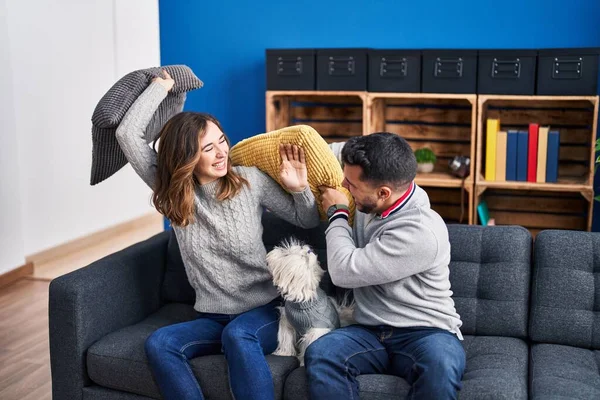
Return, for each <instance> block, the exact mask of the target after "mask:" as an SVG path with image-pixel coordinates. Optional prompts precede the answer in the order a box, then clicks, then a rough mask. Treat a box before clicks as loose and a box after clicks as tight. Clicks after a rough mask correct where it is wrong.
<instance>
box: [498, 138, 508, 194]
mask: <svg viewBox="0 0 600 400" xmlns="http://www.w3.org/2000/svg"><path fill="white" fill-rule="evenodd" d="M506 141H507V137H506V131H499V132H498V136H497V138H496V180H497V181H500V182H503V181H506Z"/></svg>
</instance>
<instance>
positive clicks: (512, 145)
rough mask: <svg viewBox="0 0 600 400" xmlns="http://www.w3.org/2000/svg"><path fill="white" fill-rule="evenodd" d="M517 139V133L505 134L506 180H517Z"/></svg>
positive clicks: (512, 131) (509, 132)
mask: <svg viewBox="0 0 600 400" xmlns="http://www.w3.org/2000/svg"><path fill="white" fill-rule="evenodd" d="M517 139H518V132H517V131H514V130H511V131H508V132H507V134H506V180H507V181H516V180H517Z"/></svg>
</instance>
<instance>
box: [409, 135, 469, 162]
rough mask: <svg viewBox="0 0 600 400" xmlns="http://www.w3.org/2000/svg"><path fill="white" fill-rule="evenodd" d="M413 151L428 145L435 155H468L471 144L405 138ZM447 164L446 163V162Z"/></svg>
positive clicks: (450, 156)
mask: <svg viewBox="0 0 600 400" xmlns="http://www.w3.org/2000/svg"><path fill="white" fill-rule="evenodd" d="M407 142H408V144H410V146H411V147H412V149H413V151H414V150H417V149H421V148H423V147H429V148H430V149H431V150H432V151H433V153H434V154H435V155H436V156H437V157H448V158H452V157H454V156H458V155H463V156H467V157H469V156H470V154H471V145H470V144H469V143H452V142H442V143H440V142H429V141H427V142H422V141H414V140H407ZM446 165H447V164H446Z"/></svg>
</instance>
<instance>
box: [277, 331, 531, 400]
mask: <svg viewBox="0 0 600 400" xmlns="http://www.w3.org/2000/svg"><path fill="white" fill-rule="evenodd" d="M462 344H463V346H464V348H465V353H466V356H467V366H466V369H465V374H464V376H463V380H462V385H463V387H462V390H461V391H460V392H459V398H460V399H467V400H468V399H473V400H480V399H490V400H491V399H507V400H508V399H511V400H512V399H527V357H528V348H527V344H526V343H525V342H524V341H523V340H521V339H516V338H507V337H492V336H490V337H475V336H465V340H464V341H463V342H462ZM358 383H359V386H360V398H361V399H371V400H383V399H390V400H391V399H404V398H406V395H407V394H408V391H409V390H410V386H409V385H408V383H407V382H406V381H405V380H404V379H402V378H399V377H396V376H391V375H361V376H359V377H358ZM306 385H307V380H306V371H305V369H304V368H299V369H297V370H295V371H294V372H292V373H291V374H290V376H289V378H288V380H287V381H286V383H285V399H286V400H287V399H289V400H307V399H308V389H307V387H306Z"/></svg>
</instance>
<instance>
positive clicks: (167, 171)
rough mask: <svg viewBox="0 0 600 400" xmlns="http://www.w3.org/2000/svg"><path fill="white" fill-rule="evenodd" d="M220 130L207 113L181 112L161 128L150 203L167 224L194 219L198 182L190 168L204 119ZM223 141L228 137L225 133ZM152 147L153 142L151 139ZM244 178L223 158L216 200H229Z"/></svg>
mask: <svg viewBox="0 0 600 400" xmlns="http://www.w3.org/2000/svg"><path fill="white" fill-rule="evenodd" d="M209 121H210V122H212V123H214V124H215V125H217V127H219V129H220V130H221V131H223V129H222V128H221V124H220V123H219V121H217V119H216V118H214V117H213V116H211V115H209V114H203V113H195V112H181V113H179V114H177V115H175V116H174V117H173V118H171V119H170V120H169V121H168V122H167V123H166V124H165V126H164V127H163V128H162V130H161V132H160V135H159V139H160V145H159V150H158V167H157V174H156V181H155V185H154V193H153V195H152V202H153V203H154V206H155V207H156V209H157V210H158V211H159V212H160V213H161V214H163V215H164V216H165V217H167V218H168V219H169V220H170V222H171V224H173V225H177V226H187V225H188V224H189V223H191V222H194V198H195V192H194V188H195V186H196V185H197V184H199V183H198V181H197V179H196V177H195V176H194V169H195V168H196V165H197V164H198V160H200V138H201V137H202V136H204V135H205V134H206V128H207V124H208V122H209ZM225 139H226V140H227V144H228V145H229V144H230V142H229V139H228V138H227V136H225ZM154 148H155V150H156V142H154ZM245 184H248V181H247V180H246V179H244V178H243V177H241V176H240V175H238V174H236V173H235V171H233V170H232V169H231V159H229V158H228V160H227V174H226V175H225V176H224V177H222V178H219V185H218V187H217V199H218V200H225V199H231V198H233V197H234V196H235V195H236V194H238V193H239V191H240V190H241V189H242V186H243V185H245Z"/></svg>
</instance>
